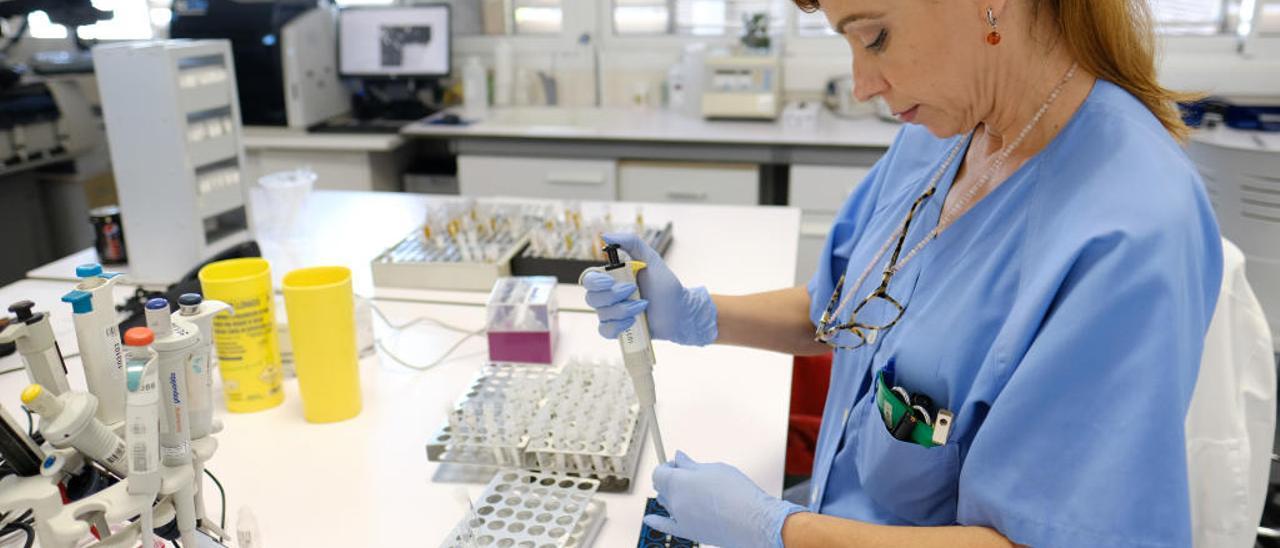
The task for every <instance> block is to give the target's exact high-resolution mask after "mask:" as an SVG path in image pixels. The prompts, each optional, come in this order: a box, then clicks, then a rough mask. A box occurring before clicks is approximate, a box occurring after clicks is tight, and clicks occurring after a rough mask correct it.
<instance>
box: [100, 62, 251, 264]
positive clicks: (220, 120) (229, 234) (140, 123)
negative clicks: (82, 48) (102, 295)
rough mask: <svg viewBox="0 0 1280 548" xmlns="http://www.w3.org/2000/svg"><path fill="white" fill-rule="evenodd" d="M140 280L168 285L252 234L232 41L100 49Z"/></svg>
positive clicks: (123, 212)
mask: <svg viewBox="0 0 1280 548" xmlns="http://www.w3.org/2000/svg"><path fill="white" fill-rule="evenodd" d="M93 65H94V73H95V74H96V75H97V79H98V90H99V93H100V94H101V96H102V117H103V121H104V122H105V124H106V128H107V144H108V145H110V149H111V165H112V170H113V171H114V172H115V180H116V189H117V192H118V194H119V197H120V216H121V220H122V221H123V223H124V233H125V234H126V235H127V238H128V240H127V244H128V246H129V272H130V278H131V280H132V281H133V282H135V283H141V284H154V285H168V284H171V283H173V282H176V281H178V280H179V279H180V278H181V277H182V276H183V275H184V274H186V273H187V272H188V271H190V270H191V269H192V268H195V267H196V266H197V265H199V264H200V263H202V262H204V261H205V260H208V259H210V258H212V257H214V256H216V255H218V254H219V253H221V252H223V251H226V250H228V249H231V248H233V247H235V246H236V245H239V244H241V243H243V242H246V241H248V240H250V239H251V238H252V236H251V227H250V220H251V219H252V218H253V216H252V215H250V212H249V209H248V208H249V202H248V199H247V193H246V192H245V188H244V185H243V184H242V181H241V172H242V166H243V165H244V147H243V145H242V143H241V131H240V130H241V128H240V104H239V101H238V99H237V95H236V75H235V67H234V66H233V63H232V56H231V46H230V43H229V42H227V41H226V40H160V41H139V42H122V43H114V44H103V45H99V46H96V47H94V48H93Z"/></svg>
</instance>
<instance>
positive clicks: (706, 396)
mask: <svg viewBox="0 0 1280 548" xmlns="http://www.w3.org/2000/svg"><path fill="white" fill-rule="evenodd" d="M63 291H65V285H64V284H61V283H59V282H52V281H36V280H26V281H22V282H18V283H16V284H12V285H10V286H7V287H4V288H0V296H2V297H0V299H4V298H8V299H13V298H14V297H15V296H22V297H24V298H37V297H40V296H48V297H52V296H54V295H60V294H61V293H62V292H63ZM377 305H378V306H379V307H380V308H381V309H382V310H383V311H384V312H385V313H386V314H387V315H388V316H389V318H390V319H391V321H394V322H405V321H408V320H411V319H414V318H418V317H430V318H433V319H437V320H441V321H446V322H449V323H451V324H455V325H459V326H474V327H476V328H479V327H480V326H481V325H482V324H483V321H484V309H483V308H480V307H475V306H458V305H433V304H424V303H406V302H385V301H382V302H378V303H377ZM53 321H54V323H55V324H54V330H55V332H56V333H58V337H59V340H60V341H61V342H63V343H64V345H65V344H66V343H67V342H69V341H73V340H74V337H70V336H69V335H66V333H67V332H68V331H69V330H70V329H71V328H70V325H71V321H70V318H69V315H66V314H61V315H55V316H54V318H53ZM595 322H596V320H595V317H594V315H591V314H583V313H564V314H561V315H560V340H559V344H558V349H557V353H556V356H557V357H556V362H557V363H558V364H562V363H565V361H567V360H568V359H570V358H571V357H573V356H595V357H606V358H612V357H616V356H617V352H618V347H617V343H616V342H615V341H608V340H604V339H602V338H600V337H599V336H598V335H597V334H596V329H595ZM374 324H375V332H376V333H377V335H378V336H385V335H388V334H389V333H390V331H389V329H388V327H387V326H386V325H384V324H382V323H381V322H380V321H378V320H374ZM457 337H458V335H457V334H456V333H454V332H450V331H445V330H443V329H441V328H438V327H433V324H431V323H430V322H424V323H421V324H419V325H418V326H416V327H414V328H412V329H410V330H408V331H405V332H403V333H400V334H399V335H398V336H395V337H394V338H393V339H389V340H388V344H389V345H390V346H391V347H392V348H393V349H394V351H396V352H397V353H399V354H400V355H401V356H402V357H403V358H405V359H407V360H410V361H412V362H414V363H424V362H429V361H432V360H434V359H435V357H436V356H437V355H438V354H439V352H441V351H442V349H443V348H446V347H448V346H450V345H452V344H453V342H454V341H456V340H457ZM654 347H655V352H656V354H657V356H658V365H657V367H656V368H655V370H654V374H655V382H656V384H657V388H658V406H657V415H658V419H659V421H661V422H660V424H661V425H662V430H663V435H664V441H665V443H666V446H667V449H668V451H674V450H676V449H680V450H683V451H685V452H687V453H689V454H690V455H691V456H692V457H694V458H696V459H699V460H705V461H724V462H729V463H732V464H734V465H735V466H738V467H739V468H741V469H742V470H743V472H744V473H746V475H747V476H749V477H751V478H752V479H753V480H754V481H755V482H757V483H758V484H759V485H760V486H761V487H762V488H763V489H764V490H766V491H767V492H769V493H771V494H773V495H775V496H776V495H778V494H779V493H780V491H781V488H782V478H783V463H784V458H785V446H786V428H787V407H788V398H789V387H790V384H791V368H790V363H791V358H790V356H785V355H781V354H774V353H768V352H762V351H757V350H749V349H744V348H735V347H707V348H693V347H680V346H676V345H672V344H667V343H664V342H658V343H655V344H654ZM64 352H67V348H66V347H65V346H64ZM67 353H69V352H67ZM484 357H485V342H484V339H483V338H481V337H476V338H473V339H471V340H469V341H467V342H465V343H463V344H462V346H461V347H459V349H458V351H457V352H456V354H455V355H454V356H453V357H451V358H450V359H448V360H446V361H445V362H444V363H442V364H441V365H439V366H437V367H435V368H433V369H430V370H427V371H415V370H411V369H408V368H405V367H401V366H398V365H395V364H394V362H392V361H391V360H389V359H382V357H381V356H380V355H378V354H376V353H375V354H373V355H370V356H367V357H365V358H363V359H362V360H361V361H360V378H361V381H360V382H361V387H360V388H361V394H362V399H363V410H362V412H361V413H360V415H359V416H357V417H356V418H353V419H350V420H347V421H343V422H338V423H332V424H310V423H307V422H305V421H304V420H303V418H302V409H301V399H300V397H299V393H298V384H297V382H296V380H295V379H287V380H286V381H285V393H286V399H285V403H284V404H283V405H281V406H279V407H276V408H274V409H270V410H266V411H262V412H258V413H252V414H229V413H226V411H225V409H224V408H223V407H222V405H221V403H219V404H218V409H217V410H216V416H217V417H218V419H219V420H221V421H222V422H223V424H224V429H223V430H222V432H221V433H219V434H217V436H216V437H217V439H218V446H219V449H218V452H217V454H215V455H214V457H213V459H212V460H211V461H210V462H209V470H210V471H212V472H213V473H214V474H216V475H217V476H218V477H219V479H220V480H221V482H222V484H223V485H224V486H225V488H226V496H227V499H226V508H227V511H228V513H229V514H230V515H229V517H228V518H227V525H228V527H229V530H234V529H233V528H234V526H235V520H236V515H237V512H238V511H239V509H240V508H241V507H248V508H249V509H250V510H251V511H252V513H253V514H254V515H255V517H256V521H257V523H258V524H259V526H260V529H261V535H262V538H264V539H265V543H266V545H268V546H275V545H288V546H315V547H328V546H334V547H337V546H404V545H414V546H436V545H438V544H439V543H440V542H441V541H442V540H443V539H444V537H445V536H446V535H447V534H448V532H449V531H450V530H451V529H452V528H453V527H454V526H455V525H456V524H457V522H458V520H460V519H461V518H462V517H463V515H464V513H465V512H466V509H467V504H466V502H464V500H463V499H464V498H465V499H468V500H474V498H475V497H477V496H479V494H480V493H481V491H483V484H482V483H450V482H449V481H447V478H446V476H447V475H448V474H446V472H445V471H442V467H441V466H440V465H438V464H436V463H431V462H428V461H427V458H426V451H425V444H426V443H427V441H428V439H429V438H430V436H431V435H432V433H433V432H435V431H436V429H437V428H438V427H439V426H440V425H441V424H443V422H444V421H445V420H446V413H447V410H448V409H449V408H450V406H451V405H452V403H453V402H455V401H456V400H457V399H458V398H459V397H461V396H462V395H463V393H464V392H465V390H466V389H467V387H468V386H469V385H470V381H471V380H472V379H473V378H474V376H475V375H476V374H477V373H478V372H479V369H480V367H481V366H482V364H483V362H484ZM67 362H68V366H69V370H70V381H71V385H72V387H73V388H76V389H83V387H84V380H83V375H82V373H81V368H80V365H79V360H78V358H72V359H68V360H67ZM15 365H20V361H19V360H18V358H17V356H16V355H14V356H8V357H5V358H2V359H0V371H4V370H8V369H10V368H11V367H13V366H15ZM215 377H216V376H215ZM730 379H732V382H731V383H730V382H726V381H728V380H730ZM26 383H27V380H26V377H25V375H24V374H23V373H20V372H19V373H10V374H5V375H2V376H0V405H3V406H5V407H6V408H8V409H9V410H10V411H11V412H12V413H14V414H16V416H18V417H22V414H21V412H20V411H19V410H18V393H19V391H20V390H21V389H22V388H23V387H24V386H25V385H26ZM215 392H216V393H217V394H218V395H216V396H215V400H216V401H218V402H221V401H222V398H221V396H220V392H221V387H220V386H217V385H216V386H215ZM648 443H649V442H648V441H646V442H645V444H646V445H645V447H643V448H642V449H643V450H642V452H641V459H640V466H639V471H638V472H637V479H636V484H635V485H634V486H633V488H632V490H631V491H630V492H629V493H623V494H598V495H597V498H598V500H603V501H604V502H605V503H606V504H607V521H606V522H605V523H604V526H603V529H602V530H601V532H600V536H599V537H598V539H597V542H596V544H595V545H596V546H609V547H612V546H632V545H635V543H636V541H637V535H638V534H639V531H640V520H641V517H642V514H643V508H644V504H645V499H646V498H647V497H649V496H652V494H653V487H652V483H651V481H650V473H651V471H652V470H653V468H654V466H655V465H656V458H655V457H654V456H653V451H652V447H651V446H649V445H648ZM205 485H206V486H208V489H207V490H206V492H205V494H204V496H205V501H206V506H207V507H208V508H209V509H210V511H211V512H212V513H213V516H211V517H213V518H214V519H217V518H216V515H217V512H218V508H219V500H218V494H217V490H216V489H214V488H213V486H212V484H211V483H208V482H206V484H205Z"/></svg>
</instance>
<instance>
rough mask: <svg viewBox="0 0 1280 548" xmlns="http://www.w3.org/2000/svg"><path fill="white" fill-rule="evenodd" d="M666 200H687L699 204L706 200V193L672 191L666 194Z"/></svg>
mask: <svg viewBox="0 0 1280 548" xmlns="http://www.w3.org/2000/svg"><path fill="white" fill-rule="evenodd" d="M667 199H668V200H689V201H694V202H701V201H703V200H706V199H707V193H706V192H680V191H675V190H672V191H669V192H667Z"/></svg>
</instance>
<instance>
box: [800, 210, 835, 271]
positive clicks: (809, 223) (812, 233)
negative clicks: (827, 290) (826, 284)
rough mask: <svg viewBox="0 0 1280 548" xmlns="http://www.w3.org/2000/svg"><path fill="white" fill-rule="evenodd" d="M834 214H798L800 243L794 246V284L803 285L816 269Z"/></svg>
mask: <svg viewBox="0 0 1280 548" xmlns="http://www.w3.org/2000/svg"><path fill="white" fill-rule="evenodd" d="M834 220H835V216H834V215H825V214H821V213H803V214H801V216H800V243H799V244H798V245H797V247H796V285H805V284H807V283H809V280H810V279H811V278H813V273H814V272H817V270H818V259H819V258H821V257H822V246H824V245H826V243H827V234H830V233H831V223H832V221H834Z"/></svg>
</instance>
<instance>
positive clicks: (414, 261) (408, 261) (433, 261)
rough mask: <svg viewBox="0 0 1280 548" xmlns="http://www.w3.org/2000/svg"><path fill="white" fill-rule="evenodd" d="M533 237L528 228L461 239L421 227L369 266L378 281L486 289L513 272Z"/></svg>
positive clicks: (379, 284)
mask: <svg viewBox="0 0 1280 548" xmlns="http://www.w3.org/2000/svg"><path fill="white" fill-rule="evenodd" d="M528 241H529V236H528V234H518V233H512V232H509V231H498V232H493V233H489V234H487V235H484V236H481V237H478V238H476V239H475V240H474V241H472V242H460V241H455V240H450V239H447V238H442V237H434V238H430V237H427V235H426V233H425V232H424V230H423V229H421V228H420V229H418V230H414V231H413V232H411V233H410V234H408V235H407V236H405V237H404V238H403V239H401V240H400V241H399V242H397V243H396V244H395V245H393V246H391V247H390V248H389V249H387V250H386V251H383V252H382V253H381V254H380V255H378V256H377V257H376V258H374V259H373V261H372V262H371V263H370V264H369V268H370V270H371V271H372V272H373V285H374V286H377V287H403V288H411V289H464V290H474V291H486V290H488V289H490V288H492V287H493V283H494V282H495V281H497V280H498V278H501V277H504V276H510V275H511V258H512V257H514V256H515V255H516V253H518V252H519V251H520V250H521V249H523V248H524V247H525V245H526V244H527V243H528Z"/></svg>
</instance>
